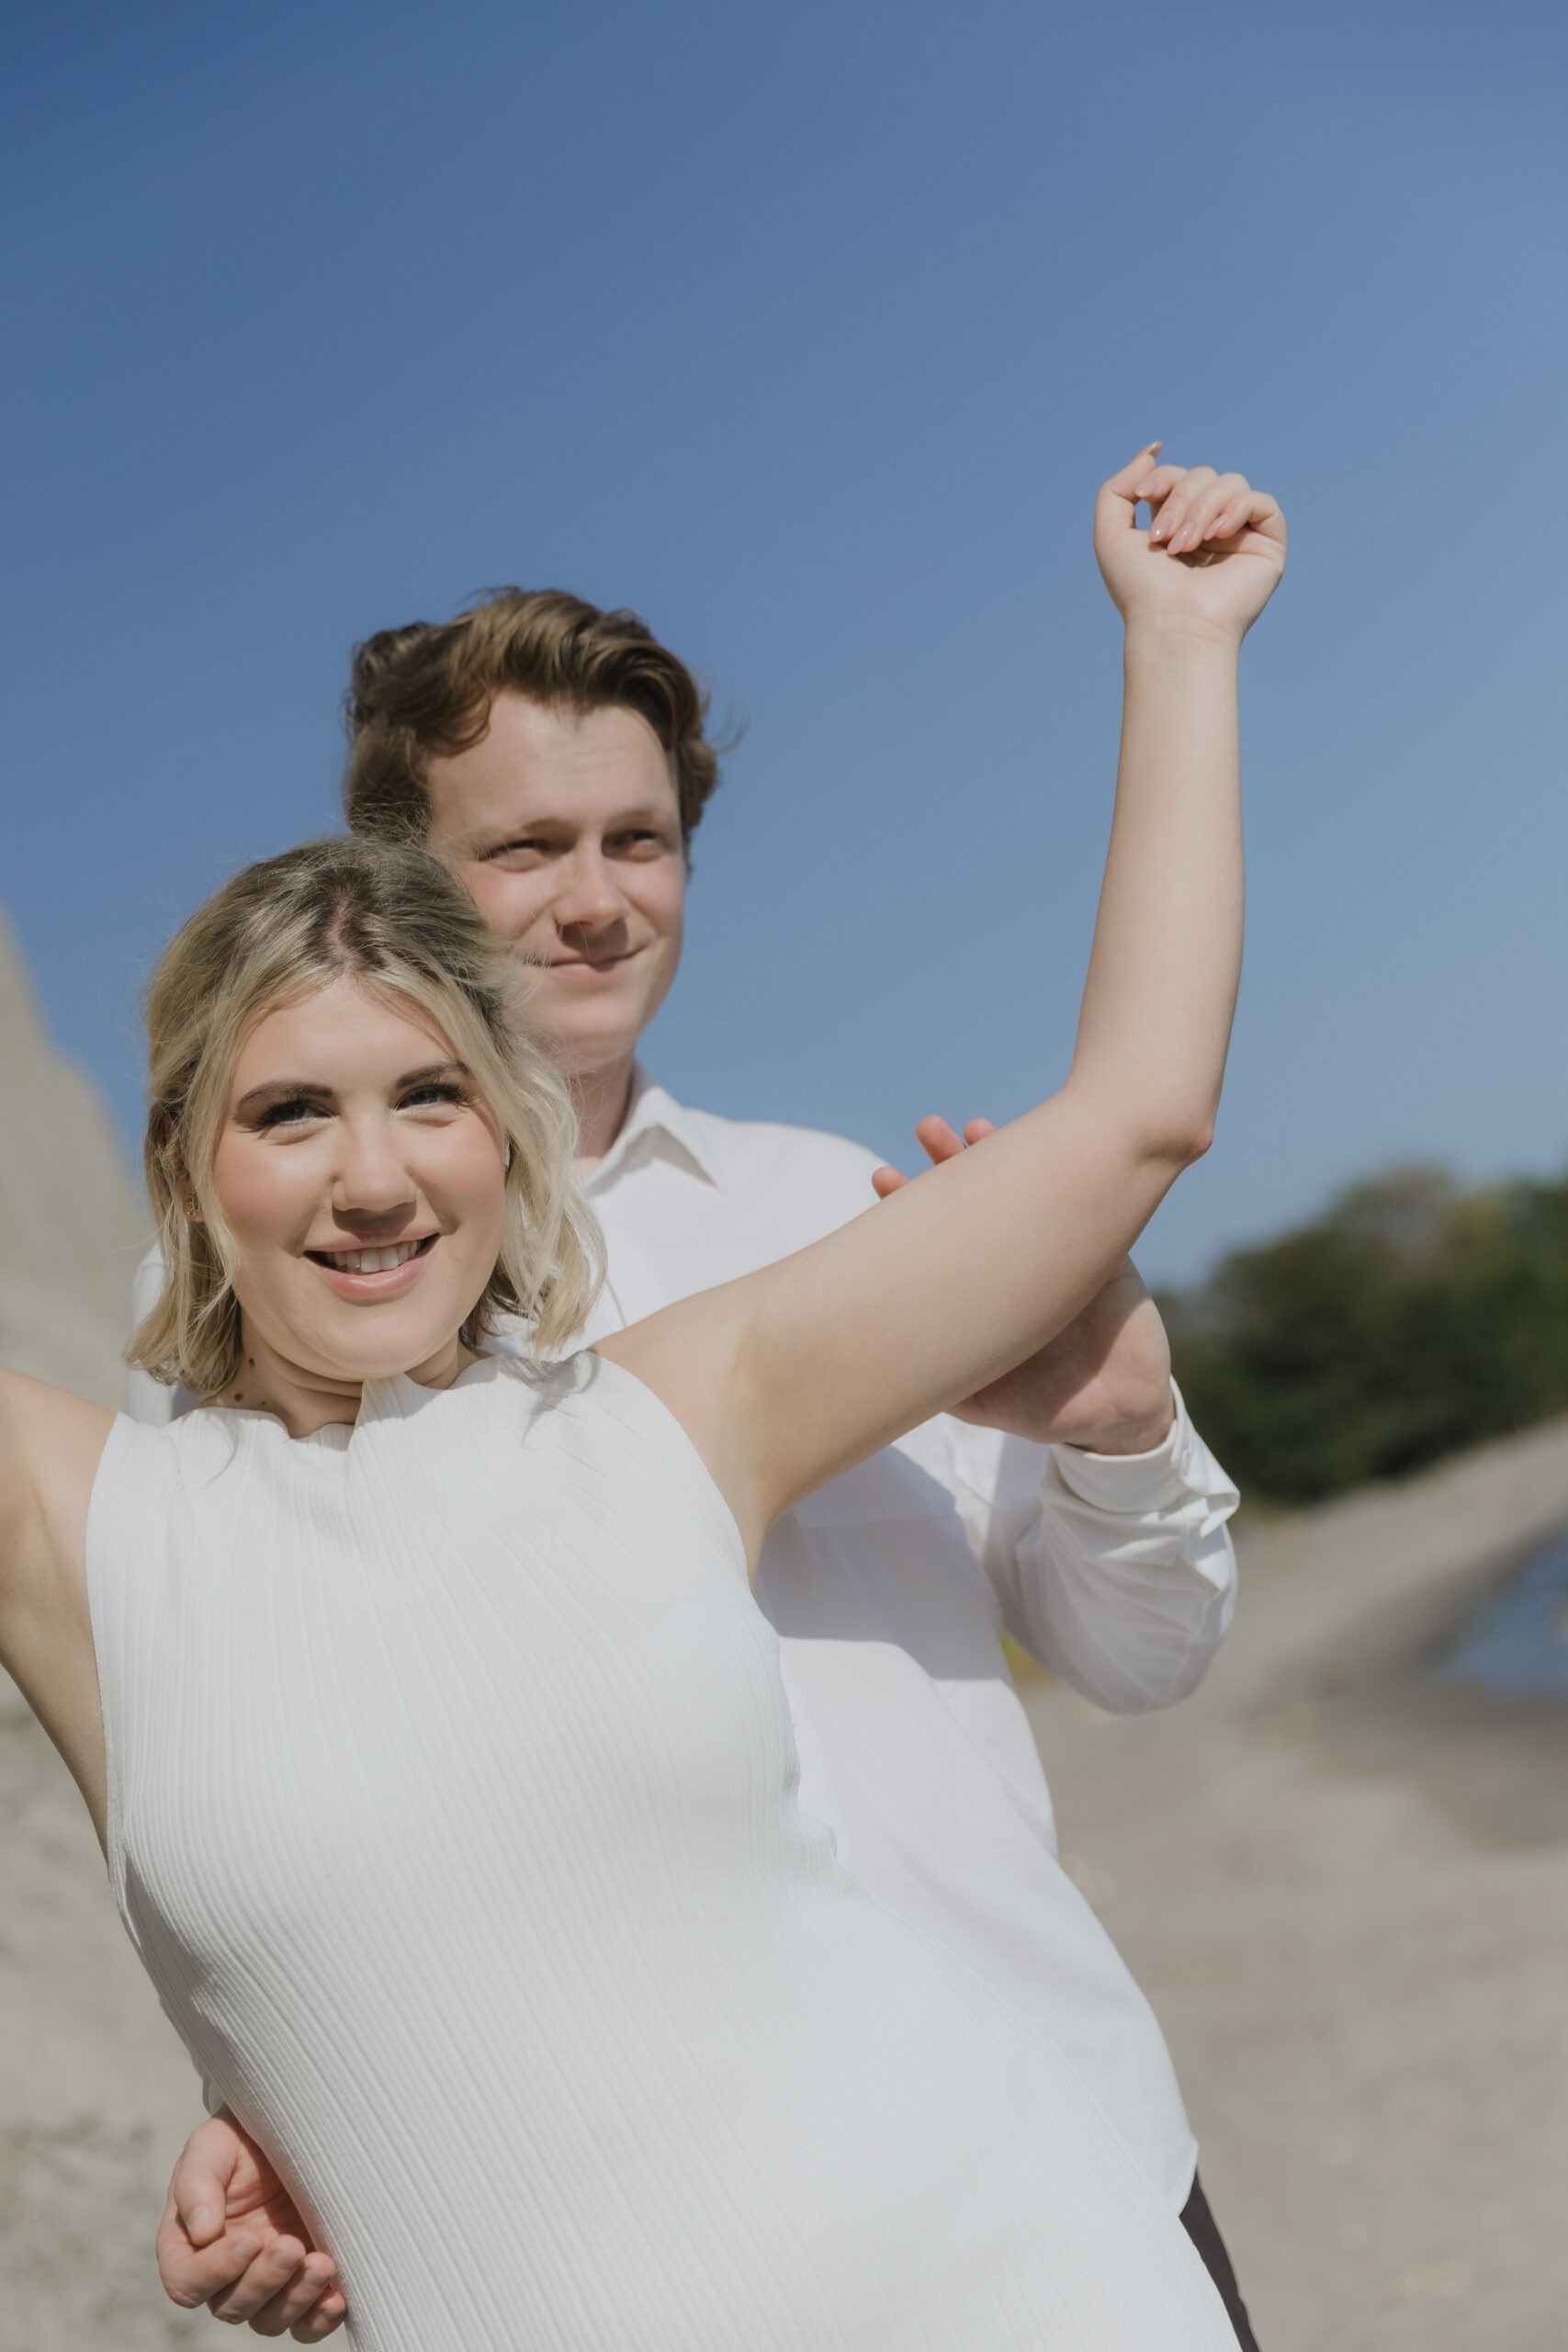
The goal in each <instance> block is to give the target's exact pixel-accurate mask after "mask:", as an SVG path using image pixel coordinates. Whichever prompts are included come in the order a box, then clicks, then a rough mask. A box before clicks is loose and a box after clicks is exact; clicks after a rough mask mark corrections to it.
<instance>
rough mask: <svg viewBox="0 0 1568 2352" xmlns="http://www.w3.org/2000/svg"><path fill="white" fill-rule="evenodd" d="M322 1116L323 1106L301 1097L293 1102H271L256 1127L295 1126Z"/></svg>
mask: <svg viewBox="0 0 1568 2352" xmlns="http://www.w3.org/2000/svg"><path fill="white" fill-rule="evenodd" d="M320 1117H321V1104H320V1103H312V1102H310V1101H309V1100H308V1099H307V1098H306V1097H305V1096H304V1095H299V1096H298V1097H296V1099H295V1100H294V1101H293V1102H291V1103H268V1105H267V1107H266V1109H265V1111H264V1112H263V1113H262V1114H261V1117H260V1118H259V1119H258V1120H257V1121H256V1125H257V1126H258V1127H264V1128H265V1127H285V1126H294V1125H299V1123H300V1122H301V1121H303V1120H306V1119H319V1118H320Z"/></svg>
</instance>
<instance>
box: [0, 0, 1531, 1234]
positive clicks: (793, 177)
mask: <svg viewBox="0 0 1568 2352" xmlns="http://www.w3.org/2000/svg"><path fill="white" fill-rule="evenodd" d="M7 50H8V72H7V74H6V84H5V90H4V96H3V97H0V157H3V161H0V180H3V182H4V206H3V214H4V219H5V221H6V243H5V248H4V258H3V262H0V301H3V302H4V307H5V314H6V320H7V322H8V342H9V347H10V360H9V365H8V368H7V370H6V377H5V381H4V388H3V395H0V396H3V401H4V411H5V424H6V453H7V458H8V463H7V465H6V497H5V503H4V524H3V531H4V538H5V545H6V558H7V560H6V566H5V582H4V590H3V594H4V600H5V610H4V616H3V624H0V646H3V648H4V652H5V660H6V683H5V691H4V695H3V696H0V790H3V792H4V801H5V816H4V827H3V833H0V841H3V859H4V862H3V865H0V901H3V902H4V904H5V905H6V908H7V909H8V910H9V912H10V915H11V917H12V919H13V921H14V922H15V923H16V925H17V929H18V930H19V932H20V933H21V936H22V939H23V942H24V944H25V946H26V949H27V952H28V956H29V957H30V959H31V961H32V965H33V967H34V969H35V971H36V973H37V975H38V978H39V983H40V986H41V988H42V990H43V994H44V998H45V1001H46V1002H47V1005H48V1008H49V1012H50V1015H51V1021H52V1023H53V1026H54V1029H55V1032H56V1034H57V1035H58V1037H59V1039H60V1040H61V1042H62V1045H63V1046H65V1047H66V1048H67V1049H68V1050H69V1051H71V1052H72V1053H73V1054H75V1055H77V1056H78V1057H80V1058H81V1059H82V1060H84V1061H85V1063H86V1064H87V1065H88V1066H89V1067H90V1068H91V1069H93V1070H94V1071H95V1072H96V1074H97V1076H98V1077H99V1079H100V1080H101V1081H102V1082H103V1084H104V1085H105V1087H106V1088H107V1091H108V1092H109V1095H110V1097H111V1099H112V1101H113V1103H114V1104H115V1106H116V1109H117V1111H118V1113H119V1114H120V1115H121V1118H122V1120H123V1122H124V1123H125V1125H126V1126H127V1129H128V1131H129V1130H130V1128H131V1127H132V1126H133V1125H134V1124H135V1121H136V1119H137V1115H138V1105H139V1075H140V1069H139V1062H140V1057H139V1047H138V1041H137V1034H136V1021H135V1003H136V996H137V991H138V989H139V987H140V985H141V979H142V978H143V977H144V975H145V972H146V969H147V966H148V963H149V961H150V959H151V957H152V955H153V954H154V953H155V951H156V948H157V946H158V945H159V944H160V943H161V941H162V940H163V939H164V937H165V936H166V934H167V933H168V931H169V930H170V929H171V928H172V927H173V925H174V924H175V922H176V921H177V920H178V919H179V917H180V916H181V915H182V914H183V913H184V912H185V911H186V910H188V909H189V908H190V906H191V905H193V904H194V903H195V902H196V901H197V899H199V898H200V897H201V896H202V895H203V894H204V893H205V892H206V891H207V890H208V889H209V888H210V887H211V886H212V885H213V884H215V883H216V882H217V881H218V880H219V879H220V877H221V876H223V874H224V873H226V872H227V871H228V870H229V868H230V867H231V865H233V864H234V863H236V862H237V861H239V860H241V859H243V858H245V857H249V856H252V855H255V854H264V853H265V852H269V851H271V850H274V849H276V848H278V847H280V846H282V845H283V844H285V843H286V842H289V841H291V840H293V839H296V838H298V837H299V836H300V835H302V834H304V833H307V832H311V831H321V830H323V829H325V828H326V827H328V826H329V825H331V824H332V823H333V821H334V817H335V808H336V800H335V792H336V780H337V775H338V770H339V766H340V763H341V757H342V743H341V737H340V734H339V731H338V723H337V716H336V712H337V702H338V697H339V695H340V694H341V691H342V686H343V683H344V675H345V671H346V663H347V657H348V651H349V648H350V646H351V645H352V643H353V641H354V640H355V639H356V638H358V637H361V636H364V635H366V634H367V633H368V631H369V630H370V629H372V628H378V627H381V626H384V625H386V624H388V623H391V622H395V621H401V620H405V619H409V618H412V617H414V616H426V617H436V616H444V615H446V614H447V613H449V612H450V611H451V610H452V609H453V608H454V607H455V606H456V605H457V604H458V603H459V602H460V601H461V600H462V599H463V598H465V597H466V596H467V595H468V594H471V593H472V592H474V591H475V590H478V589H480V588H484V587H486V586H489V585H491V584H493V583H497V582H505V581H517V582H522V583H524V584H525V585H543V584H547V583H553V584H562V585H568V586H570V587H573V588H576V589H578V590H579V591H580V592H581V593H582V594H587V595H589V596H592V597H593V598H595V599H596V600H598V601H601V602H605V603H617V604H619V603H624V604H630V605H634V606H635V607H636V608H637V610H639V611H640V612H642V613H643V614H644V615H645V616H647V618H648V619H649V621H650V622H651V623H652V625H653V626H654V627H655V628H657V629H658V630H659V631H660V634H662V635H663V636H665V637H666V638H668V639H669V640H670V641H671V643H672V644H673V645H675V646H676V647H677V648H678V649H679V650H681V651H682V652H683V653H684V654H685V655H687V657H688V658H689V659H691V660H692V661H693V662H694V664H695V665H696V666H697V667H698V668H699V670H700V671H701V672H702V673H704V675H705V677H706V678H707V679H708V680H709V682H710V683H711V684H712V687H713V690H714V694H715V698H716V704H717V706H718V707H719V708H720V709H721V710H723V711H726V712H728V713H731V714H733V715H734V716H735V717H736V718H744V720H745V722H746V732H745V735H744V739H743V741H742V742H741V744H740V747H739V749H738V750H737V751H736V752H735V753H734V754H733V756H732V757H731V759H730V760H729V763H728V781H727V783H726V785H725V787H724V790H723V793H722V795H721V796H720V798H719V799H718V801H717V802H716V804H715V806H714V808H713V810H712V812H711V813H710V816H709V818H708V820H707V822H706V824H705V826H704V828H703V831H702V832H701V833H700V835H699V836H698V842H697V876H696V881H695V884H694V905H693V926H692V942H691V946H690V950H689V955H688V962H687V967H686V969H685V971H684V974H683V976H682V982H681V984H680V986H679V988H678V989H677V992H676V994H675V996H674V997H673V998H672V1000H671V1004H670V1006H669V1007H668V1008H667V1010H666V1012H664V1014H663V1015H662V1016H661V1017H660V1023H659V1025H658V1027H657V1029H656V1031H655V1032H654V1033H653V1035H652V1037H651V1039H650V1046H649V1058H650V1060H651V1061H652V1063H653V1065H654V1066H655V1068H656V1069H658V1071H659V1072H660V1075H661V1076H663V1077H664V1078H665V1079H666V1080H667V1082H668V1083H670V1084H671V1085H672V1086H673V1087H675V1088H676V1089H677V1090H678V1091H682V1092H684V1093H685V1094H686V1095H687V1096H688V1097H689V1099H691V1100H694V1101H696V1102H700V1103H703V1104H705V1105H706V1106H708V1107H710V1108H713V1109H716V1110H724V1111H728V1112H732V1113H734V1114H739V1115H747V1116H758V1115H769V1116H774V1117H782V1118H787V1119H793V1120H798V1121H802V1122H806V1123H808V1124H812V1125H824V1126H829V1127H835V1128H838V1129H840V1130H841V1131H844V1132H847V1133H850V1134H853V1135H856V1136H861V1137H863V1138H864V1139H865V1140H867V1141H869V1142H871V1143H873V1144H874V1145H875V1146H876V1147H878V1148H880V1149H882V1150H884V1151H886V1152H888V1153H890V1154H901V1156H902V1157H903V1158H904V1159H905V1161H906V1164H908V1160H909V1154H908V1148H907V1147H905V1145H904V1137H905V1135H906V1133H907V1130H908V1125H910V1124H911V1123H912V1121H913V1120H914V1119H915V1118H916V1117H917V1116H918V1115H919V1114H920V1113H922V1112H923V1111H925V1110H927V1109H930V1108H933V1107H940V1108H942V1109H944V1110H946V1111H948V1112H949V1113H950V1114H953V1115H954V1116H962V1115H967V1114H970V1113H972V1112H975V1111H980V1110H983V1111H987V1112H988V1113H990V1114H992V1115H993V1116H997V1117H1003V1116H1006V1115H1009V1114H1012V1113H1014V1112H1016V1111H1017V1110H1019V1109H1021V1108H1022V1107H1023V1106H1024V1105H1025V1103H1028V1102H1031V1101H1033V1100H1034V1099H1036V1098H1037V1096H1038V1095H1039V1094H1041V1093H1043V1092H1044V1091H1047V1090H1048V1089H1049V1088H1050V1087H1051V1085H1053V1084H1054V1083H1055V1081H1056V1080H1057V1079H1058V1078H1059V1077H1060V1075H1061V1074H1062V1072H1063V1070H1064V1069H1065V1067H1066V1057H1067V1055H1068V1052H1069V1050H1070V1045H1071V1037H1072V1027H1073V1019H1074V1014H1075V1011H1076V1005H1077V990H1078V987H1079V983H1080V979H1081V974H1082V967H1083V960H1084V956H1085V954H1086V950H1087V944H1088V937H1089V925H1090V922H1091V918H1092V911H1093V903H1094V892H1095V888H1096V885H1097V881H1098V869H1099V863H1100V856H1101V854H1102V851H1103V844H1104V835H1105V828H1106V823H1107V819H1108V814H1109V793H1110V784H1111V775H1112V769H1113V762H1114V752H1115V741H1116V718H1117V696H1118V690H1119V673H1118V644H1117V629H1116V623H1115V618H1114V616H1113V614H1112V612H1111V607H1110V605H1109V603H1108V602H1107V600H1106V599H1105V597H1104V594H1103V592H1102V590H1101V589H1100V585H1099V582H1098V580H1097V577H1096V574H1095V571H1094V568H1093V562H1092V558H1091V554H1090V550H1089V511H1090V506H1091V503H1092V497H1093V492H1094V489H1095V486H1096V483H1097V482H1098V481H1099V480H1100V478H1101V477H1102V476H1103V475H1104V474H1105V473H1107V472H1109V471H1110V470H1111V469H1112V468H1113V467H1114V466H1116V465H1118V464H1120V463H1121V462H1122V460H1123V459H1124V458H1125V457H1126V456H1127V455H1129V454H1130V453H1131V452H1132V450H1133V449H1134V448H1135V447H1137V446H1138V444H1139V443H1140V442H1142V441H1143V440H1145V438H1146V437H1148V436H1150V435H1154V434H1163V435H1165V437H1166V440H1167V443H1168V451H1169V454H1170V455H1171V456H1172V457H1173V458H1177V459H1179V460H1182V461H1189V462H1195V461H1199V460H1213V461H1216V462H1218V463H1220V464H1222V465H1235V466H1239V467H1241V468H1242V469H1244V470H1246V471H1247V472H1248V473H1249V474H1251V476H1252V477H1253V478H1254V480H1256V481H1260V482H1262V483H1264V484H1266V485H1267V486H1268V487H1269V488H1270V489H1271V490H1273V491H1274V492H1276V493H1277V494H1278V495H1279V496H1280V500H1281V501H1282V503H1284V505H1285V507H1286V509H1287V512H1288V514H1289V515H1290V519H1291V523H1292V542H1293V544H1292V571H1291V575H1290V577H1289V579H1288V581H1287V583H1286V586H1285V588H1284V589H1283V590H1282V591H1281V593H1280V596H1279V598H1278V599H1277V600H1276V603H1275V605H1274V607H1273V608H1272V609H1271V610H1270V612H1269V615H1268V616H1266V619H1265V621H1264V623H1263V624H1262V626H1261V627H1260V628H1259V629H1258V631H1257V632H1256V634H1255V636H1254V637H1253V639H1252V640H1251V641H1250V644H1249V647H1248V650H1247V667H1246V675H1245V683H1244V725H1245V740H1246V745H1247V767H1248V777H1249V843H1250V850H1251V856H1252V886H1251V902H1250V936H1249V944H1248V958H1247V978H1246V982H1245V991H1244V999H1243V1006H1242V1012H1241V1017H1240V1021H1239V1024H1238V1029H1237V1036H1236V1045H1235V1053H1234V1057H1233V1061H1232V1075H1231V1081H1230V1088H1229V1091H1228V1094H1227V1099H1226V1105H1225V1109H1224V1114H1223V1117H1222V1125H1221V1131H1220V1137H1219V1141H1218V1144H1217V1146H1216V1148H1215V1149H1214V1151H1213V1154H1212V1155H1211V1156H1210V1158H1209V1159H1208V1160H1207V1161H1206V1162H1205V1163H1204V1164H1203V1166H1202V1167H1201V1168H1200V1169H1199V1170H1196V1171H1194V1173H1193V1174H1192V1175H1191V1176H1190V1177H1189V1178H1187V1179H1185V1180H1184V1181H1183V1183H1182V1185H1181V1186H1180V1187H1179V1189H1178V1192H1177V1193H1176V1195H1175V1196H1174V1197H1173V1199H1172V1201H1171V1202H1170V1204H1168V1206H1167V1208H1166V1209H1165V1210H1163V1211H1162V1212H1161V1215H1160V1218H1159V1220H1158V1221H1157V1223H1156V1227H1155V1228H1154V1229H1153V1230H1152V1232H1151V1234H1150V1236H1149V1237H1148V1238H1147V1240H1146V1243H1145V1250H1144V1252H1143V1256H1144V1261H1145V1265H1146V1267H1147V1268H1148V1269H1149V1270H1150V1271H1152V1272H1154V1273H1156V1275H1158V1276H1163V1277H1166V1278H1185V1277H1187V1276H1189V1275H1190V1274H1192V1273H1194V1272H1197V1271H1198V1270H1200V1269H1201V1266H1202V1265H1203V1264H1204V1263H1205V1262H1206V1261H1208V1260H1209V1259H1210V1257H1211V1256H1212V1255H1213V1252H1214V1251H1215V1250H1217V1249H1219V1248H1221V1247H1223V1246H1224V1245H1225V1244H1227V1243H1229V1242H1231V1241H1233V1240H1235V1239H1238V1238H1246V1237H1249V1236H1252V1235H1256V1234H1258V1233H1262V1232H1266V1231H1269V1230H1270V1229H1272V1228H1274V1227H1278V1226H1279V1225H1280V1224H1281V1223H1283V1222H1284V1221H1286V1220H1288V1219H1291V1218H1292V1217H1294V1216H1298V1215H1299V1214H1301V1213H1302V1212H1303V1211H1304V1210H1306V1209H1308V1208H1310V1207H1311V1206H1312V1205H1314V1204H1315V1203H1316V1202H1318V1201H1319V1200H1321V1198H1322V1197H1323V1196H1324V1195H1325V1193H1327V1192H1328V1191H1329V1190H1330V1189H1331V1188H1332V1187H1334V1186H1335V1185H1337V1183H1339V1182H1343V1181H1345V1180H1347V1179H1348V1178H1349V1177H1351V1176H1353V1175H1356V1174H1359V1173H1360V1172H1362V1171H1364V1170H1369V1169H1372V1168H1375V1167H1377V1166H1379V1165H1382V1164H1384V1163H1386V1162H1388V1161H1390V1160H1393V1159H1401V1158H1408V1157H1412V1156H1421V1157H1434V1158H1437V1159H1442V1160H1445V1161H1447V1162H1448V1163H1449V1164H1450V1165H1451V1166H1453V1167H1454V1168H1456V1169H1457V1170H1459V1171H1460V1172H1461V1173H1462V1174H1466V1175H1472V1176H1479V1175H1483V1174H1486V1173H1489V1172H1492V1171H1495V1170H1506V1169H1552V1168H1557V1167H1559V1166H1561V1165H1562V1161H1563V1159H1564V1157H1565V1155H1568V1088H1565V1084H1564V1080H1565V1079H1568V1025H1565V1023H1564V1021H1563V1017H1562V1005H1563V994H1564V990H1563V980H1564V962H1565V946H1564V943H1565V940H1568V926H1565V924H1564V922H1563V918H1562V885H1563V877H1564V873H1565V870H1568V869H1565V860H1564V850H1565V847H1568V842H1565V834H1568V817H1565V813H1564V800H1565V792H1564V787H1565V785H1568V775H1565V772H1564V771H1565V764H1568V763H1565V761H1564V756H1563V750H1562V744H1563V732H1564V721H1563V718H1562V701H1563V675H1564V662H1563V640H1564V633H1565V631H1564V624H1565V621H1568V610H1565V606H1568V596H1565V594H1564V584H1563V582H1564V559H1563V556H1562V547H1561V532H1560V527H1559V525H1558V522H1557V509H1558V507H1559V506H1560V503H1561V492H1560V487H1559V484H1560V478H1561V474H1562V465H1563V446H1564V438H1565V420H1568V365H1565V361H1568V322H1565V312H1564V287H1565V285H1568V270H1565V267H1564V225H1565V221H1564V214H1565V204H1564V198H1565V194H1568V164H1565V160H1564V158H1565V154H1568V141H1565V140H1564V138H1563V135H1562V125H1563V121H1564V119H1565V114H1564V102H1565V98H1568V89H1565V83H1568V73H1565V67H1568V16H1565V15H1564V12H1563V11H1562V8H1561V7H1560V6H1511V5H1508V4H1507V0H1500V4H1499V0H1494V5H1489V6H1485V7H1481V6H1467V7H1451V6H1443V5H1441V0H1438V5H1424V6H1406V5H1403V4H1402V0H1393V5H1386V6H1377V7H1372V8H1369V7H1368V6H1365V5H1364V0H1362V5H1359V6H1354V7H1343V6H1337V5H1333V4H1332V0H1330V5H1316V4H1315V0H1314V6H1312V7H1310V8H1307V7H1302V6H1298V7H1295V8H1281V7H1275V6H1267V5H1263V6H1259V5H1252V6H1221V5H1213V6H1190V7H1185V8H1183V7H1180V6H1165V7H1155V6H1142V5H1132V4H1131V0H1111V5H1106V6H1093V7H1086V6H1081V5H1077V6H1055V5H1044V0H1032V5H1029V6H1014V5H988V0H978V5H976V0H969V5H967V6H963V7H958V6H923V5H920V0H905V5H900V6H884V5H880V0H875V4H874V0H835V5H833V6H818V5H817V0H792V5H791V6H789V7H788V8H787V9H786V8H784V7H776V6H775V7H772V8H764V7H753V6H745V5H737V0H729V5H727V6H716V5H714V6H710V5H703V4H702V0H693V4H692V5H687V4H686V0H671V5H668V6H665V5H660V0H641V5H635V6H627V5H620V4H619V0H575V4H574V5H573V6H570V8H552V9H545V8H542V7H536V6H498V5H495V0H470V5H468V6H465V7H464V8H463V9H462V10H460V11H459V10H453V9H438V8H435V7H433V6H402V5H399V0H378V5H377V6H374V7H372V6H361V5H358V0H340V4H338V5H334V0H313V5H311V6H291V5H288V0H283V4H282V5H276V6H267V7H265V8H261V7H254V6H253V7H229V8H224V9H213V8H211V7H209V6H200V7H197V6H185V5H181V0H161V5H160V6H158V7H157V8H156V9H133V10H125V9H112V10H111V9H107V8H105V9H97V8H92V7H82V6H73V5H72V0H62V5H60V6H56V7H53V8H51V9H50V10H47V11H41V10H40V11H34V12H32V13H31V14H30V16H28V17H27V18H26V19H21V18H18V19H17V22H16V23H14V24H13V25H12V26H11V27H10V28H8V32H7Z"/></svg>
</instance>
